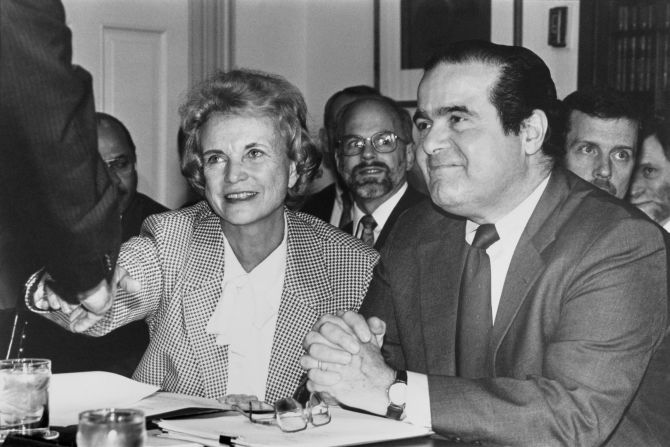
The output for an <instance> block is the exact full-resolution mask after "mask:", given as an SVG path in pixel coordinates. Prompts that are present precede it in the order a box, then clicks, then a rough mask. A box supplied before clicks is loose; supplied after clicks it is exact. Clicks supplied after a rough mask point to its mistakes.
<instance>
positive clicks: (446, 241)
mask: <svg viewBox="0 0 670 447" xmlns="http://www.w3.org/2000/svg"><path fill="white" fill-rule="evenodd" d="M426 228H430V229H433V230H434V231H433V232H429V233H427V235H426V237H425V238H424V239H423V242H422V243H421V244H420V245H419V247H418V254H419V278H420V284H421V293H420V296H421V321H422V322H423V339H424V349H425V358H426V362H427V363H426V367H427V373H429V374H431V373H432V374H448V375H454V374H455V373H456V355H455V343H454V341H455V340H456V320H457V317H458V291H459V287H460V281H461V273H462V271H463V263H464V256H463V254H464V249H465V220H462V219H453V218H452V219H449V218H446V217H444V216H441V217H440V219H439V221H437V222H436V223H434V224H432V225H429V226H427V227H426ZM436 352H441V353H443V354H442V355H440V356H436V355H434V353H436ZM431 353H432V354H431Z"/></svg>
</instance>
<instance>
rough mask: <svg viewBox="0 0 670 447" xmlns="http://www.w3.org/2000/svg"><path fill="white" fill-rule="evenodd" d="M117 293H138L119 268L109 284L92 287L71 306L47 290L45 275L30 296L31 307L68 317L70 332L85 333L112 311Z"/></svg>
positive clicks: (125, 273)
mask: <svg viewBox="0 0 670 447" xmlns="http://www.w3.org/2000/svg"><path fill="white" fill-rule="evenodd" d="M118 289H124V290H126V291H127V292H128V293H137V292H139V291H140V289H141V285H140V283H139V282H138V281H137V280H135V279H133V278H132V277H131V276H130V275H129V274H128V272H127V271H126V270H125V269H124V268H123V267H121V266H118V265H117V266H116V269H115V270H114V277H113V279H112V282H111V284H110V283H109V282H108V281H107V280H106V279H103V280H102V281H100V282H99V283H98V284H97V285H96V286H95V287H93V288H92V289H89V290H87V291H85V292H81V293H78V294H77V299H78V300H79V304H72V303H69V302H67V301H66V300H65V299H63V298H61V297H60V296H58V295H57V294H56V293H55V292H54V291H53V290H52V289H51V288H50V287H49V275H48V274H44V275H42V278H41V279H40V282H39V284H38V286H37V288H36V290H35V293H34V295H33V296H32V298H31V299H32V300H33V304H34V305H35V307H36V308H38V309H40V310H49V311H58V310H60V311H61V312H63V313H64V314H65V315H67V316H68V317H69V320H70V330H71V331H73V332H84V331H86V330H88V329H89V328H91V327H92V326H93V325H95V324H96V323H97V322H98V321H100V320H101V319H102V317H103V316H104V315H105V313H106V312H107V311H108V310H109V309H110V308H111V307H112V304H113V303H114V297H115V296H116V292H117V290H118Z"/></svg>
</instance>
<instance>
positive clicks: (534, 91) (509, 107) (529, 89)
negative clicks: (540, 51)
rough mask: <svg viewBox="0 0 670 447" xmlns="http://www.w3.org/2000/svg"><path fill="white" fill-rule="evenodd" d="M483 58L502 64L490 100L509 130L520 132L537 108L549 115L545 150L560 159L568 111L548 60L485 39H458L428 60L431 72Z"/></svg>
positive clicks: (496, 64) (553, 158) (481, 61)
mask: <svg viewBox="0 0 670 447" xmlns="http://www.w3.org/2000/svg"><path fill="white" fill-rule="evenodd" d="M471 62H480V63H484V64H489V65H492V66H495V67H498V68H499V70H500V75H499V76H498V79H497V81H496V83H495V85H493V87H492V88H491V91H490V93H489V100H490V101H491V104H493V106H494V107H495V108H496V110H497V111H498V117H499V118H500V122H501V123H502V128H503V130H504V131H505V133H506V134H509V133H510V132H511V133H514V134H518V133H519V131H520V130H521V125H522V123H523V122H524V120H525V119H527V118H528V117H530V115H531V114H532V112H533V110H542V111H543V112H544V113H545V115H546V116H547V121H548V129H547V134H546V135H545V137H544V144H543V145H542V151H543V152H544V154H546V155H548V156H549V157H551V158H552V160H554V161H557V160H560V159H561V158H562V154H563V151H564V149H563V144H562V138H561V137H562V127H563V118H564V114H563V112H562V106H561V102H560V101H559V100H558V99H557V97H556V86H555V85H554V81H553V80H552V79H551V73H550V72H549V68H548V67H547V65H546V64H545V63H544V61H543V60H542V59H541V58H540V57H539V56H538V55H537V54H535V53H533V52H532V51H530V50H529V49H527V48H524V47H519V46H507V45H498V44H494V43H491V42H487V41H483V40H465V41H460V42H454V43H452V44H450V45H448V46H446V47H445V48H443V49H442V50H440V51H439V52H438V53H437V54H435V55H433V57H431V58H430V60H429V61H428V62H427V63H426V65H425V67H424V69H425V71H426V72H429V71H430V70H432V69H433V68H435V67H436V66H438V65H440V64H443V63H446V64H464V63H471Z"/></svg>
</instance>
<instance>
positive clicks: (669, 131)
mask: <svg viewBox="0 0 670 447" xmlns="http://www.w3.org/2000/svg"><path fill="white" fill-rule="evenodd" d="M652 135H655V136H656V138H657V139H658V142H659V143H661V148H663V155H665V158H666V159H667V160H668V161H670V119H667V118H651V119H649V120H646V121H644V122H643V123H642V131H641V134H640V142H642V141H644V140H645V139H646V138H647V137H650V136H652Z"/></svg>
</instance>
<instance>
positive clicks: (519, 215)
mask: <svg viewBox="0 0 670 447" xmlns="http://www.w3.org/2000/svg"><path fill="white" fill-rule="evenodd" d="M549 177H550V175H548V176H547V177H546V178H545V179H544V180H542V182H540V184H539V185H537V187H535V189H534V190H533V192H531V193H530V194H529V195H528V197H526V198H525V199H524V200H523V202H521V203H520V204H518V205H517V206H516V208H514V209H513V210H512V211H510V212H509V213H507V214H506V215H505V216H503V217H502V218H500V219H499V220H498V221H497V222H492V223H494V224H495V226H496V231H497V232H498V237H499V238H500V240H515V241H518V240H519V239H520V238H521V234H522V233H523V230H524V229H525V228H526V224H527V223H528V221H529V220H530V216H531V215H532V214H533V211H534V210H535V207H536V206H537V204H538V202H539V201H540V197H542V193H543V192H544V190H545V189H546V187H547V184H548V183H549ZM477 228H479V224H477V223H475V222H472V221H471V220H469V219H468V220H467V221H466V223H465V240H466V241H467V242H468V244H472V240H473V239H474V238H475V231H477Z"/></svg>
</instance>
